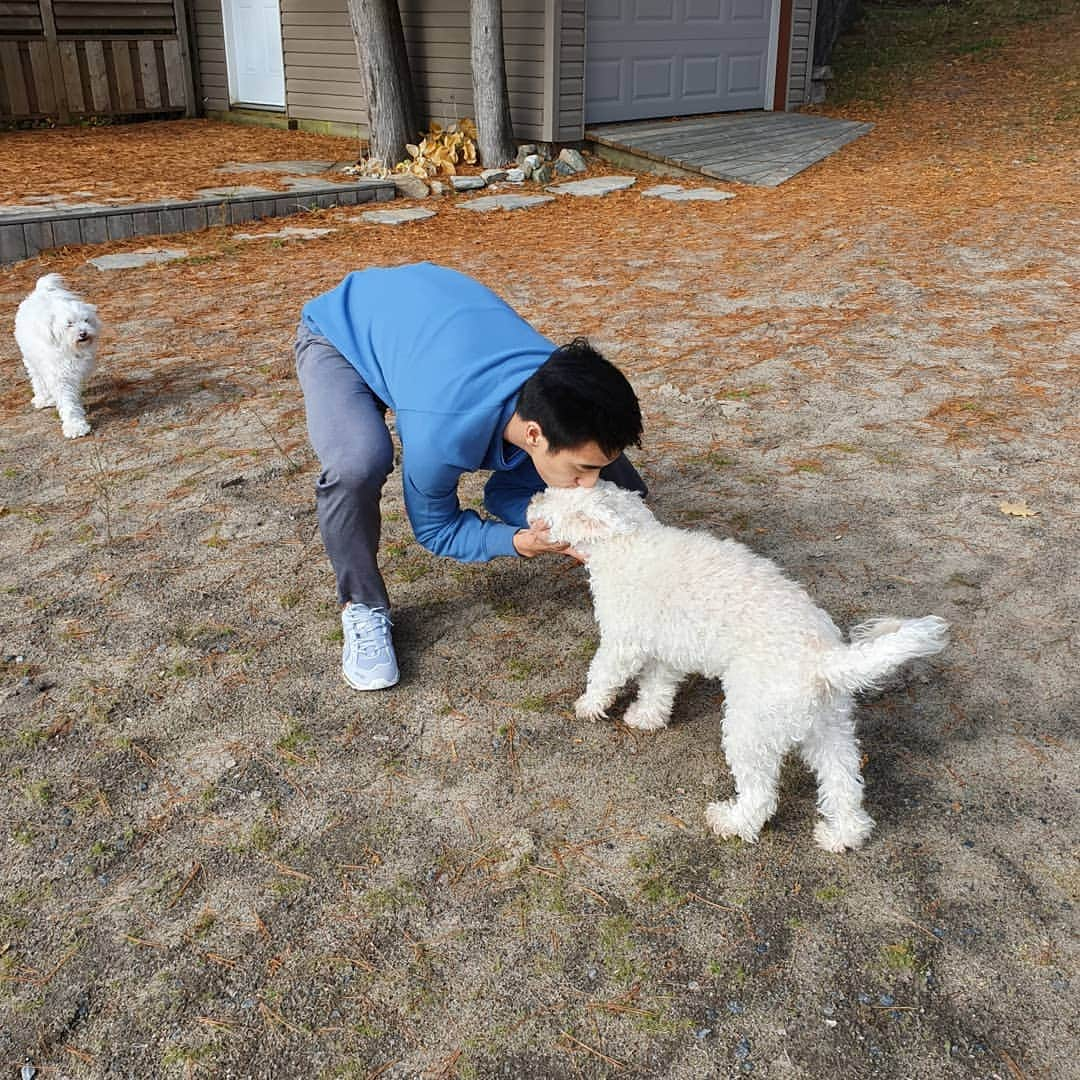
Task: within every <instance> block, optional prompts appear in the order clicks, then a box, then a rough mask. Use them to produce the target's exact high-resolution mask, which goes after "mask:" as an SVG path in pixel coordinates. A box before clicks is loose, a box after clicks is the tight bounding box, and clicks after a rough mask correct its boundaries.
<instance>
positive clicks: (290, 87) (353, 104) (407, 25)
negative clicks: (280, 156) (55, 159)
mask: <svg viewBox="0 0 1080 1080" xmlns="http://www.w3.org/2000/svg"><path fill="white" fill-rule="evenodd" d="M559 2H560V0H546V4H547V5H550V4H552V3H555V4H557V3H559ZM570 2H571V3H576V4H577V5H578V7H579V10H580V11H581V20H580V22H581V26H582V27H583V26H584V0H570ZM194 3H195V5H196V7H195V13H196V25H197V32H198V55H199V72H200V77H201V79H202V82H203V88H204V89H203V96H204V106H205V107H206V108H208V109H227V108H228V107H229V84H228V75H227V71H226V67H225V37H224V30H223V26H222V14H221V0H194ZM546 4H545V0H503V44H504V49H505V54H506V69H507V82H508V88H509V91H510V112H511V117H512V119H513V123H514V135H515V137H516V138H517V139H519V140H525V139H534V140H543V141H550V140H551V138H552V135H551V131H550V125H549V127H548V129H545V126H544V123H543V119H544V94H545V88H546V86H547V85H548V82H549V81H550V80H549V77H548V75H547V72H546V69H545V60H544V19H545V6H546ZM400 9H401V19H402V24H403V26H404V30H405V41H406V46H407V48H408V50H409V63H410V66H411V68H412V75H413V81H414V82H415V84H416V90H417V98H418V103H419V106H420V112H421V115H422V119H423V122H424V123H425V125H426V124H428V123H430V122H431V121H432V120H434V121H437V122H438V123H440V124H447V123H450V122H451V121H453V120H457V119H460V118H461V117H465V116H471V115H472V113H473V104H472V75H471V71H470V62H469V0H400ZM583 36H584V30H583V29H581V30H580V31H579V41H580V39H582V38H583ZM281 37H282V48H283V50H284V61H285V99H286V111H287V114H288V116H289V117H290V118H291V119H297V120H331V121H338V122H341V123H354V124H359V125H360V126H361V127H366V126H367V121H368V117H367V106H366V102H365V99H364V90H363V83H362V80H361V76H360V68H359V64H358V62H357V59H356V48H355V45H354V43H353V36H352V28H351V26H350V23H349V15H348V9H347V7H346V3H345V0H281ZM578 51H579V53H580V54H581V55H579V56H578V57H577V67H578V69H580V68H581V67H582V66H583V59H584V50H583V49H582V48H579V50H578ZM567 95H568V96H569V98H571V99H572V98H573V96H574V88H573V85H572V82H571V83H570V84H567V85H566V86H565V87H564V86H560V87H559V97H560V100H562V98H563V97H565V96H567ZM579 96H580V95H579ZM576 110H577V112H578V113H579V114H580V111H581V103H580V101H578V102H577V103H576ZM579 126H580V125H579ZM575 137H580V136H575Z"/></svg>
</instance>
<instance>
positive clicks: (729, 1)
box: [585, 0, 779, 124]
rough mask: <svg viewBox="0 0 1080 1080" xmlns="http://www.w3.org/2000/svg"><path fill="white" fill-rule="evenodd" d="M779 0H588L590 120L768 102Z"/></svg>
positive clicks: (746, 106) (678, 113)
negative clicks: (775, 9) (774, 15)
mask: <svg viewBox="0 0 1080 1080" xmlns="http://www.w3.org/2000/svg"><path fill="white" fill-rule="evenodd" d="M774 4H779V0H586V3H585V13H586V31H585V122H586V123H591V124H597V123H612V122H614V121H618V120H644V119H647V118H649V117H654V116H686V115H691V114H694V113H710V112H726V111H730V110H735V109H762V108H767V107H768V104H767V102H766V96H767V93H768V89H769V87H770V86H771V85H772V78H771V77H770V75H771V73H770V72H769V70H768V67H769V63H770V55H771V53H770V49H769V44H770V38H771V36H772V32H771V22H772V8H773V5H774Z"/></svg>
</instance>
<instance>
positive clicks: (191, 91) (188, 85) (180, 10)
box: [173, 0, 199, 116]
mask: <svg viewBox="0 0 1080 1080" xmlns="http://www.w3.org/2000/svg"><path fill="white" fill-rule="evenodd" d="M185 8H186V4H185V3H184V0H173V18H174V20H175V21H176V37H177V40H178V41H179V43H180V59H181V61H182V62H183V65H184V97H185V98H186V99H187V104H186V106H185V108H184V115H185V116H195V115H197V109H198V104H199V103H198V102H197V101H196V100H195V75H194V72H193V70H192V63H193V59H194V58H193V57H192V55H191V36H190V35H189V34H188V21H187V11H186V10H185Z"/></svg>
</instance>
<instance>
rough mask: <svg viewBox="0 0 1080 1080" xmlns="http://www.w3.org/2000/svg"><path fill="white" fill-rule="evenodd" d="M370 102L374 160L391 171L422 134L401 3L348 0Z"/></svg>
mask: <svg viewBox="0 0 1080 1080" xmlns="http://www.w3.org/2000/svg"><path fill="white" fill-rule="evenodd" d="M347 2H348V7H349V20H350V21H351V23H352V30H353V37H354V38H355V40H356V53H357V57H358V58H359V60H360V71H361V74H362V76H363V80H364V91H365V93H366V94H367V103H368V131H369V136H368V141H369V148H368V156H369V157H374V158H378V159H379V160H380V161H381V162H382V163H383V164H384V165H386V166H387V167H388V168H393V166H394V165H396V164H397V163H398V162H399V161H403V160H404V159H405V158H406V157H407V154H406V152H405V144H406V143H411V142H415V141H416V140H417V137H418V136H419V134H420V126H419V115H418V112H417V108H416V94H415V92H414V89H413V81H412V74H411V72H410V71H409V56H408V53H406V51H405V35H404V33H403V32H402V29H401V12H400V11H399V10H398V6H397V0H347Z"/></svg>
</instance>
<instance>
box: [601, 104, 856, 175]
mask: <svg viewBox="0 0 1080 1080" xmlns="http://www.w3.org/2000/svg"><path fill="white" fill-rule="evenodd" d="M872 128H873V124H864V123H860V122H858V121H855V120H834V119H832V118H830V117H827V116H808V115H805V114H803V113H790V112H747V113H725V114H723V115H720V116H702V117H694V118H691V119H686V120H681V119H675V120H644V121H633V122H630V123H625V124H603V125H600V126H592V127H586V129H585V138H586V139H587V140H589V141H591V142H593V143H596V144H597V145H598V147H599V148H601V149H600V152H601V154H603V153H604V148H607V149H608V150H611V151H614V152H615V154H616V155H618V157H617V160H620V161H621V162H622V163H623V164H626V165H631V164H632V162H631V161H630V158H632V157H637V158H643V159H645V160H646V161H651V162H654V163H656V164H658V165H665V166H669V167H672V168H676V169H681V170H683V171H686V172H691V173H701V174H702V175H703V176H711V177H715V178H716V179H718V180H734V181H736V182H738V183H741V184H757V185H760V186H762V187H776V186H777V185H778V184H782V183H783V182H784V181H785V180H790V179H791V177H793V176H795V175H796V174H797V173H800V172H802V171H803V169H806V168H808V167H809V166H811V165H813V164H814V163H815V162H818V161H821V160H822V158H826V157H828V156H829V155H830V154H833V153H835V152H836V151H837V150H839V149H840V147H842V146H844V145H846V144H847V143H849V142H851V141H852V140H853V139H857V138H858V137H859V136H860V135H865V134H866V133H867V132H868V131H870V130H871V129H872Z"/></svg>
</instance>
